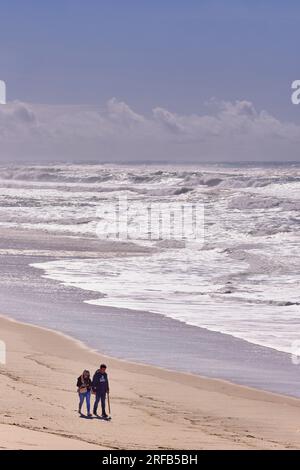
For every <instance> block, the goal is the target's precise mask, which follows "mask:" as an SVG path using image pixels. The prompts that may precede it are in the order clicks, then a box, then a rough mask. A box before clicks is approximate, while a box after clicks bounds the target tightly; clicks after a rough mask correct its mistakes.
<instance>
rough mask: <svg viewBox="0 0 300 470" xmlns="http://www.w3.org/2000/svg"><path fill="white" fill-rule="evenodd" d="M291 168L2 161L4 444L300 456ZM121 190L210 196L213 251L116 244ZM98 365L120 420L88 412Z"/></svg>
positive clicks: (151, 195) (150, 198)
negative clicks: (110, 230) (88, 388)
mask: <svg viewBox="0 0 300 470" xmlns="http://www.w3.org/2000/svg"><path fill="white" fill-rule="evenodd" d="M297 171H298V170H297ZM293 175H294V170H293V169H292V168H290V167H286V168H285V167H284V168H279V169H277V168H273V167H270V168H269V167H261V168H253V167H249V168H243V167H236V168H233V167H230V168H229V167H228V168H227V167H222V168H208V167H207V168H206V167H205V168H202V169H201V170H200V169H197V168H195V169H192V168H187V167H185V168H177V169H176V170H175V169H172V168H162V169H158V168H152V167H139V168H137V167H135V168H132V167H130V168H125V167H112V168H110V167H106V166H101V165H99V166H93V165H90V166H89V165H87V166H84V165H83V166H80V165H77V166H74V165H70V166H68V165H61V166H59V165H58V166H50V167H34V166H33V167H26V166H24V167H20V168H19V167H15V168H0V176H1V178H0V179H1V181H0V188H1V194H0V261H1V277H0V312H1V313H2V314H3V317H2V318H1V319H0V340H1V341H5V343H6V347H7V362H6V364H5V365H2V366H1V369H0V371H1V374H0V387H1V388H0V389H1V391H2V396H3V399H2V400H1V405H0V406H1V410H0V416H1V418H0V448H3V449H48V448H49V449H52V448H53V449H60V448H62V449H83V448H86V449H91V450H92V449H99V450H100V449H287V448H299V446H300V424H299V423H300V414H299V413H300V409H299V406H300V401H299V398H300V376H299V374H298V367H299V366H298V365H297V364H296V362H295V361H293V360H292V357H291V354H297V353H298V350H297V349H296V348H295V347H296V344H297V341H298V331H299V329H298V328H297V325H298V323H299V321H298V317H299V299H298V292H299V289H298V287H299V276H298V266H299V255H298V239H299V235H298V229H297V227H298V225H297V224H296V219H295V215H296V214H297V207H298V192H299V182H298V179H297V180H296V181H294V176H293ZM187 188H188V191H187ZM279 190H280V194H279V193H278V191H279ZM275 193H276V197H275V196H274V194H275ZM277 193H278V194H277ZM119 195H123V196H124V195H128V197H129V196H130V197H132V198H133V199H132V200H133V201H135V202H136V203H138V204H146V205H147V204H152V202H153V203H155V204H156V203H159V204H160V203H163V204H164V203H165V202H167V203H168V202H170V203H176V204H179V205H181V204H189V203H193V204H194V203H197V201H200V200H202V201H203V202H204V203H205V207H206V209H205V210H206V214H207V216H206V233H205V243H204V245H203V246H196V247H195V246H193V248H191V246H190V245H188V244H187V245H185V244H182V243H177V241H176V240H175V241H174V240H169V239H166V240H148V239H141V240H140V239H137V240H131V239H126V240H124V239H117V240H116V239H114V238H113V237H112V238H111V237H110V236H108V237H105V236H104V232H105V230H106V228H107V227H106V228H105V224H104V225H103V223H104V218H103V217H101V216H100V215H99V212H98V209H99V208H100V209H101V208H102V209H103V208H106V210H107V212H108V213H109V216H110V217H112V214H113V212H112V211H111V208H112V207H113V205H114V201H115V200H116V199H117V198H118V197H119ZM262 217H263V220H264V224H263V225H262V224H261V220H262ZM249 218H250V219H249ZM111 220H113V217H112V219H111ZM111 220H110V221H109V223H108V226H109V227H111V226H112V224H111ZM249 220H250V222H249ZM102 229H103V231H104V232H103V233H102V232H101V230H102ZM101 234H102V236H101ZM10 319H11V320H10ZM102 362H105V363H107V365H108V372H109V377H110V383H111V404H112V421H111V422H104V421H101V420H98V419H96V418H95V419H91V420H88V419H84V418H80V417H79V416H78V412H77V410H78V396H77V393H76V380H77V377H78V376H79V375H80V374H81V373H82V371H83V370H84V369H86V368H88V369H89V370H90V371H91V373H92V374H93V373H94V371H95V370H96V369H97V368H98V367H99V365H100V363H102Z"/></svg>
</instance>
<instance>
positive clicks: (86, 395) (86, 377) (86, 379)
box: [77, 370, 92, 418]
mask: <svg viewBox="0 0 300 470" xmlns="http://www.w3.org/2000/svg"><path fill="white" fill-rule="evenodd" d="M77 387H78V389H77V390H78V395H79V409H78V413H79V414H80V415H82V413H81V408H82V405H83V402H84V400H86V408H87V415H88V417H89V418H90V417H91V416H92V415H91V412H90V408H91V388H92V381H91V378H90V373H89V371H88V370H84V371H83V373H82V375H81V376H80V377H78V379H77Z"/></svg>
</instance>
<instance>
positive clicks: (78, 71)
mask: <svg viewBox="0 0 300 470" xmlns="http://www.w3.org/2000/svg"><path fill="white" fill-rule="evenodd" d="M299 17H300V3H299V2H298V1H296V0H287V1H286V2H282V1H278V0H265V1H264V0H252V1H249V0H248V1H245V0H223V1H222V0H219V1H215V0H210V1H208V0H185V1H183V0H160V1H158V0H151V1H149V0H126V1H124V0H110V1H107V0H106V1H104V0H80V1H79V0H52V1H51V2H41V1H40V0H1V2H0V18H1V28H0V79H2V80H5V82H6V86H7V101H8V104H7V105H0V161H3V162H4V161H6V160H8V161H10V160H13V161H14V160H17V161H31V160H32V161H41V162H43V161H48V160H57V161H61V160H67V161H73V160H80V161H84V160H85V159H88V160H99V161H103V160H105V161H121V160H123V161H124V160H125V161H130V160H134V161H143V160H153V161H156V160H168V161H182V162H184V161H215V160H226V161H232V160H233V161H239V160H257V161H259V160H269V161H270V160H283V161H285V160H299V156H298V148H299V142H300V105H299V106H297V105H293V104H292V102H291V83H292V82H293V81H294V80H296V79H300V70H299V61H298V50H297V49H298V43H299V41H298V39H299V35H300V33H299Z"/></svg>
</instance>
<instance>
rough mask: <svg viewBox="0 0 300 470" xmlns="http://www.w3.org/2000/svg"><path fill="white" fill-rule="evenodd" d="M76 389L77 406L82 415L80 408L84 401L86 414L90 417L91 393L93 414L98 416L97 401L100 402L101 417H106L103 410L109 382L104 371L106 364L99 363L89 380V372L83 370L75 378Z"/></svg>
mask: <svg viewBox="0 0 300 470" xmlns="http://www.w3.org/2000/svg"><path fill="white" fill-rule="evenodd" d="M77 390H78V395H79V408H78V412H79V414H80V415H81V416H83V414H82V412H81V409H82V405H83V403H84V401H86V407H87V416H88V417H89V418H91V417H92V414H91V393H92V394H93V395H95V402H94V408H93V414H94V415H95V416H97V417H98V414H97V410H98V405H99V402H101V409H102V415H101V418H103V419H108V415H107V414H106V411H105V401H106V395H109V383H108V376H107V373H106V365H105V364H101V366H100V369H98V370H97V371H96V372H95V374H94V377H93V380H91V377H90V372H89V371H88V370H84V371H83V373H82V375H80V377H78V379H77Z"/></svg>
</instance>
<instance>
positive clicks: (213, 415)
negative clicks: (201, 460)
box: [0, 317, 300, 450]
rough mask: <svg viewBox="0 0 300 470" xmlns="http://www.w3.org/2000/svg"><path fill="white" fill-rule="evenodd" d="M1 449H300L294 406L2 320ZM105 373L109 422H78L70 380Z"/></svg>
mask: <svg viewBox="0 0 300 470" xmlns="http://www.w3.org/2000/svg"><path fill="white" fill-rule="evenodd" d="M0 331H1V339H2V340H4V341H5V343H6V347H7V363H6V365H5V366H4V365H2V366H1V368H0V385H1V390H2V400H1V405H0V406H1V410H0V416H1V421H0V447H1V449H99V450H100V449H288V448H300V401H299V400H298V399H296V398H289V397H285V396H281V395H276V394H272V393H269V392H263V391H258V390H255V389H251V388H247V387H243V386H239V385H234V384H230V383H228V382H225V381H221V380H214V379H206V378H201V377H197V376H194V375H190V374H183V373H176V372H170V371H167V370H163V369H160V368H155V367H151V366H144V365H137V364H134V363H128V362H125V361H120V360H115V359H113V358H110V357H105V356H102V355H100V354H98V353H96V352H93V351H90V350H88V349H87V348H85V347H84V346H83V345H81V344H80V343H78V342H76V341H74V340H72V339H71V338H67V337H65V336H63V335H61V334H59V333H55V332H52V331H49V330H46V329H42V328H39V327H34V326H29V325H26V324H22V323H18V322H15V321H11V320H10V319H7V318H5V317H1V319H0ZM101 361H105V362H106V363H107V364H108V367H109V375H110V382H111V404H112V421H111V422H103V421H101V420H98V419H97V418H95V419H91V420H88V419H85V418H80V417H79V416H78V414H77V394H76V387H75V381H76V378H77V376H78V375H79V374H80V373H81V371H82V370H83V369H84V368H86V367H88V368H90V369H91V371H94V370H95V369H96V368H97V367H98V366H99V363H100V362H101Z"/></svg>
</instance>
